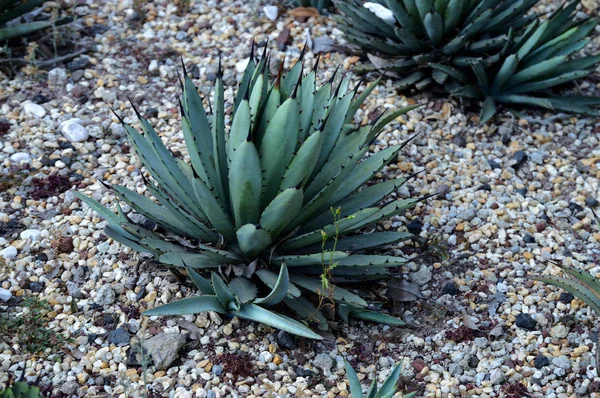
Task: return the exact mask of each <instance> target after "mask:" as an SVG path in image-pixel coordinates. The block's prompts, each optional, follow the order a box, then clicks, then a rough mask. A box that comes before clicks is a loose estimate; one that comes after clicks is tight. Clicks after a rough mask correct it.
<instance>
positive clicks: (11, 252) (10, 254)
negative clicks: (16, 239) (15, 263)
mask: <svg viewBox="0 0 600 398" xmlns="http://www.w3.org/2000/svg"><path fill="white" fill-rule="evenodd" d="M0 256H2V257H4V258H5V259H6V260H12V259H13V258H15V257H17V248H16V247H14V246H8V247H7V248H5V249H2V250H0Z"/></svg>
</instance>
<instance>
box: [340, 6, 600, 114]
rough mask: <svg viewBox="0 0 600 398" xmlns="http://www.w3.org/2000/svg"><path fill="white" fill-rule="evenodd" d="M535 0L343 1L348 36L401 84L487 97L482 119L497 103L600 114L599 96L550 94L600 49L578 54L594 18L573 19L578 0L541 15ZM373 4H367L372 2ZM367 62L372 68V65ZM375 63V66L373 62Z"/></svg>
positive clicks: (592, 63) (589, 66)
mask: <svg viewBox="0 0 600 398" xmlns="http://www.w3.org/2000/svg"><path fill="white" fill-rule="evenodd" d="M536 3H537V1H536V0H499V1H498V0H424V1H415V0H377V1H375V2H372V3H363V2H362V1H361V0H350V1H341V0H340V1H338V2H337V3H336V5H337V6H338V8H339V9H340V10H341V11H342V12H343V13H344V17H343V18H339V21H340V26H341V29H342V30H344V32H345V33H346V35H345V36H344V37H345V38H346V39H347V40H348V41H349V42H350V43H352V44H355V45H357V46H359V47H360V48H361V49H362V51H363V52H365V53H367V55H368V56H369V58H370V59H371V60H372V61H373V63H374V69H382V70H386V71H389V72H392V74H396V75H397V77H398V82H397V86H398V88H400V89H405V88H409V87H413V86H414V87H416V88H418V89H424V88H427V87H429V86H432V85H435V86H436V87H441V88H443V89H444V90H445V91H446V92H448V93H450V94H452V95H456V96H460V97H466V98H473V99H476V100H481V101H483V102H484V103H483V107H482V112H481V117H480V120H481V122H482V123H484V122H486V121H487V120H489V119H490V118H491V117H492V116H493V115H494V114H495V112H496V107H497V105H498V104H503V105H506V106H507V107H509V108H512V107H522V106H525V107H528V106H535V107H542V108H547V109H556V110H561V111H566V112H575V113H582V114H591V115H597V114H598V112H597V110H596V109H595V108H594V106H596V105H599V104H600V100H599V99H598V97H585V96H573V97H569V98H565V97H564V96H561V97H557V96H552V93H551V92H549V89H552V88H556V87H557V86H561V85H563V84H565V83H569V82H572V81H573V80H577V79H581V78H583V77H585V76H587V75H588V74H589V73H591V72H592V71H593V70H594V68H595V67H596V66H597V64H598V63H599V62H600V56H599V55H592V56H584V57H577V55H578V54H579V52H580V50H582V49H583V48H584V47H586V46H587V45H588V44H589V43H590V42H591V38H590V34H592V32H593V31H594V28H595V26H596V24H597V20H595V19H588V20H576V19H575V17H574V13H575V10H576V7H577V5H578V4H579V0H572V1H568V2H566V3H565V4H563V6H561V7H559V8H558V9H557V10H556V11H555V12H553V13H552V14H550V15H549V16H548V17H547V18H545V19H543V20H542V18H541V17H540V16H539V15H537V14H535V13H533V12H530V10H531V8H532V7H533V6H534V5H535V4H536ZM367 6H368V7H367ZM368 69H369V68H367V70H368ZM371 69H373V67H372V68H371Z"/></svg>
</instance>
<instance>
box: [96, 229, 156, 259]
mask: <svg viewBox="0 0 600 398" xmlns="http://www.w3.org/2000/svg"><path fill="white" fill-rule="evenodd" d="M104 233H105V234H106V236H108V237H109V238H111V239H112V240H115V241H117V242H119V243H120V244H122V245H125V246H128V247H131V248H132V249H133V250H135V251H137V252H139V253H152V254H154V255H156V254H158V253H157V252H156V251H154V250H152V249H151V248H149V247H146V246H144V245H140V241H139V239H138V238H137V237H136V236H134V235H131V234H130V233H129V232H127V231H126V230H125V229H123V228H122V227H120V226H118V225H112V224H109V225H107V226H106V228H104Z"/></svg>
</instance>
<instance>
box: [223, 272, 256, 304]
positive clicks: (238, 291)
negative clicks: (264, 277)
mask: <svg viewBox="0 0 600 398" xmlns="http://www.w3.org/2000/svg"><path fill="white" fill-rule="evenodd" d="M229 288H230V289H231V290H232V291H233V293H234V294H235V295H236V296H237V298H238V299H239V300H240V302H241V303H242V304H245V303H249V302H250V301H252V300H254V299H255V298H256V294H257V293H258V290H257V289H256V285H255V284H254V282H252V281H251V280H250V279H248V278H244V277H243V276H238V277H235V278H233V279H232V280H231V281H230V282H229Z"/></svg>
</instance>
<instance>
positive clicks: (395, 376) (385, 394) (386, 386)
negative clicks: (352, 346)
mask: <svg viewBox="0 0 600 398" xmlns="http://www.w3.org/2000/svg"><path fill="white" fill-rule="evenodd" d="M344 364H345V367H346V377H347V378H348V382H349V383H350V396H351V397H352V398H358V397H366V398H392V397H393V396H394V394H396V392H397V391H398V380H399V379H400V374H401V373H402V362H400V363H398V364H397V365H396V366H395V367H394V369H392V372H391V373H390V375H389V376H388V377H387V379H385V381H384V382H383V384H382V385H381V387H380V388H377V380H375V379H373V382H372V383H371V386H370V387H369V390H368V391H367V394H366V395H364V394H363V392H362V386H361V385H360V380H359V379H358V375H357V374H356V371H355V370H354V369H353V368H352V365H350V363H349V362H348V361H347V360H344ZM416 395H417V393H416V392H411V393H410V394H406V395H403V397H404V398H413V397H415V396H416Z"/></svg>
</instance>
